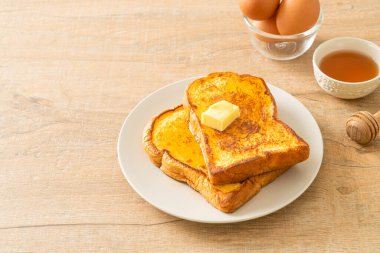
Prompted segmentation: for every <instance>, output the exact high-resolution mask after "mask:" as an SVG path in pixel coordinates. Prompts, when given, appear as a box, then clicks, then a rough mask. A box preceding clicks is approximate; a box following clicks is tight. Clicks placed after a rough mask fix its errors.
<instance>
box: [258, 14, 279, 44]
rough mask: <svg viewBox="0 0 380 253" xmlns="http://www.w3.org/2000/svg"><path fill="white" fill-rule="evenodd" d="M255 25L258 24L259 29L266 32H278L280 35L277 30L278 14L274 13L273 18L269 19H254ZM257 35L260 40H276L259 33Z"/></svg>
mask: <svg viewBox="0 0 380 253" xmlns="http://www.w3.org/2000/svg"><path fill="white" fill-rule="evenodd" d="M253 25H254V26H256V27H257V28H258V29H260V30H261V31H264V32H266V33H271V34H276V35H280V33H279V32H278V30H277V26H276V15H273V16H272V17H271V18H269V19H267V20H262V21H253ZM255 37H256V38H258V39H259V40H262V41H265V42H276V40H273V39H270V38H267V37H263V36H261V35H259V34H255Z"/></svg>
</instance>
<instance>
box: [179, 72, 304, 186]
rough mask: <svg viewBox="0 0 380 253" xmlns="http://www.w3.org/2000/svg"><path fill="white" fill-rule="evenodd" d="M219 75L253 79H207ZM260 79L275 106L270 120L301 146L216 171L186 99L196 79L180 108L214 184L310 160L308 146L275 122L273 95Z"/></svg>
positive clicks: (214, 74) (275, 113)
mask: <svg viewBox="0 0 380 253" xmlns="http://www.w3.org/2000/svg"><path fill="white" fill-rule="evenodd" d="M220 74H227V75H237V76H239V77H254V76H251V75H249V74H243V75H238V74H236V73H233V72H217V73H211V74H209V75H208V76H207V77H213V76H218V75H220ZM254 78H259V77H254ZM259 79H260V80H261V81H262V83H263V84H264V86H265V88H266V90H267V91H268V94H269V96H270V97H271V100H272V104H273V106H274V113H273V117H272V118H273V120H274V121H276V122H278V123H279V124H282V125H283V126H284V127H285V129H287V130H288V131H289V132H290V133H291V134H293V135H294V137H295V138H296V139H297V140H298V141H299V142H300V143H302V145H299V147H297V148H294V149H291V150H289V151H288V152H266V153H265V157H252V158H250V159H245V160H243V161H241V162H239V163H235V164H232V165H231V166H228V167H225V168H218V167H217V166H215V165H214V164H213V163H212V162H211V161H210V159H209V156H208V154H210V153H211V152H210V147H209V146H208V145H207V144H206V143H207V141H205V138H206V136H205V135H204V134H203V133H202V131H201V122H200V119H199V118H198V117H197V115H196V113H195V112H194V110H193V109H192V108H193V105H191V104H190V102H189V99H188V89H189V88H190V86H191V85H192V84H193V83H194V82H196V81H197V80H198V79H197V80H195V81H194V82H193V83H191V84H190V85H188V87H187V88H186V91H185V96H184V100H183V106H184V108H185V110H186V111H187V113H188V118H189V129H190V131H191V133H192V134H193V135H194V137H195V139H196V141H197V142H198V143H199V145H200V147H201V150H202V153H203V157H204V159H205V162H206V165H207V168H208V173H209V174H208V178H209V180H210V181H211V183H212V184H214V185H221V184H228V183H236V182H241V181H243V180H245V179H247V178H250V177H252V176H255V175H259V174H262V173H266V172H270V171H273V170H277V169H280V168H284V167H291V166H293V165H295V164H297V163H299V162H302V161H304V160H306V159H307V158H308V157H309V152H310V149H309V145H308V144H307V143H306V142H305V141H304V140H303V139H302V138H301V137H299V136H298V135H297V134H296V133H295V132H294V130H293V129H291V128H290V127H289V126H288V125H286V124H285V123H284V122H282V121H281V120H279V119H278V114H277V104H276V101H275V100H274V98H273V95H272V93H271V92H270V90H269V88H268V86H267V85H266V83H265V81H264V80H263V79H262V78H259ZM268 161H269V162H268Z"/></svg>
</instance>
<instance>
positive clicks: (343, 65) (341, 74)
mask: <svg viewBox="0 0 380 253" xmlns="http://www.w3.org/2000/svg"><path fill="white" fill-rule="evenodd" d="M319 68H320V69H321V70H322V72H323V73H325V74H326V75H328V76H329V77H332V78H334V79H336V80H339V81H344V82H363V81H367V80H370V79H372V78H375V77H376V76H377V75H378V74H379V67H378V66H377V64H376V62H375V61H374V60H373V59H372V58H370V57H368V56H366V55H364V54H361V53H359V52H356V51H346V50H342V51H337V52H334V53H331V54H328V55H326V56H325V57H323V58H322V60H321V62H320V64H319Z"/></svg>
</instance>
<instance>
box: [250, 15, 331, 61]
mask: <svg viewBox="0 0 380 253" xmlns="http://www.w3.org/2000/svg"><path fill="white" fill-rule="evenodd" d="M243 19H244V23H245V25H246V26H247V27H248V33H249V38H250V41H251V43H252V45H253V47H254V48H256V49H257V51H259V52H260V53H261V54H262V55H264V56H265V57H267V58H269V59H273V60H292V59H295V58H297V57H299V56H301V55H302V54H304V53H305V52H306V51H307V50H308V49H309V48H310V47H311V45H312V44H313V42H314V40H315V37H316V36H317V32H318V30H319V28H320V27H321V24H322V21H323V12H322V8H321V10H320V12H319V18H318V20H317V23H315V25H314V26H313V27H312V28H310V29H309V30H307V31H306V32H303V33H299V34H294V35H276V34H271V33H266V32H263V31H261V30H260V29H259V28H257V27H256V26H255V25H254V24H253V22H252V20H251V19H249V18H248V17H246V16H244V17H243Z"/></svg>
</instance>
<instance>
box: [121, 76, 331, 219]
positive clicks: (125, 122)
mask: <svg viewBox="0 0 380 253" xmlns="http://www.w3.org/2000/svg"><path fill="white" fill-rule="evenodd" d="M200 77H203V75H198V76H194V77H189V78H183V79H180V80H177V81H175V82H171V83H169V84H167V85H164V86H163V87H161V88H159V89H157V90H154V91H152V92H150V93H149V94H148V95H146V96H145V97H144V98H143V99H141V100H140V101H139V102H138V103H137V104H136V105H135V106H134V107H133V108H132V110H130V111H129V113H128V115H127V116H126V118H125V120H124V121H123V124H122V126H121V128H120V131H119V135H118V140H117V157H118V163H119V167H120V170H121V172H122V174H123V176H124V178H125V179H126V180H127V182H128V184H129V185H130V186H131V188H132V189H133V190H134V191H135V192H136V193H137V194H138V195H139V196H140V197H141V198H142V199H144V200H145V201H146V202H148V203H149V204H150V205H152V206H154V207H155V208H157V209H158V210H161V211H162V212H165V213H167V214H169V215H171V216H174V217H177V218H180V219H183V220H188V221H192V222H198V223H208V224H229V223H238V222H244V221H248V220H253V219H258V218H261V217H264V216H266V215H269V214H271V213H274V212H277V211H278V210H280V209H282V208H284V207H286V206H288V205H289V204H291V203H293V202H294V201H295V200H297V199H298V198H299V197H300V196H301V195H302V194H304V193H305V192H306V191H307V190H308V189H309V188H310V186H311V184H312V183H313V182H314V180H315V179H316V177H317V175H318V173H319V170H320V169H321V165H322V162H323V156H324V142H323V137H322V132H321V129H320V127H319V125H318V122H317V121H316V119H315V118H314V116H313V114H312V113H311V112H310V110H309V109H308V108H307V107H306V106H305V105H304V104H303V103H302V102H301V101H299V100H298V99H297V98H296V97H295V96H293V95H292V94H290V93H289V92H287V91H285V90H284V89H282V88H279V87H277V86H274V85H272V84H271V83H269V82H266V81H265V83H266V85H267V86H268V88H269V89H270V88H271V87H275V88H276V89H279V90H281V91H282V92H284V93H286V94H287V95H290V96H291V97H293V98H294V99H295V100H296V101H297V102H298V103H299V104H300V105H301V106H302V107H304V109H306V110H307V112H308V113H309V114H310V115H311V118H312V119H313V121H314V122H313V123H314V124H315V126H316V127H317V129H318V132H317V133H316V136H315V137H316V138H318V139H319V140H320V143H321V147H322V150H321V151H322V152H321V158H320V161H319V164H318V169H317V170H316V171H315V173H314V175H313V176H312V177H310V179H309V181H308V182H307V184H305V185H306V186H305V189H304V190H302V191H300V192H299V193H297V194H295V195H294V196H293V197H292V198H289V199H288V200H287V201H286V203H285V204H284V205H282V206H277V207H274V208H271V209H268V210H266V211H264V212H262V213H260V214H259V215H256V216H254V217H252V216H247V217H244V218H238V217H236V218H235V219H233V220H200V219H193V218H189V217H187V216H186V217H185V216H182V215H180V214H177V213H173V212H172V211H170V210H168V209H166V208H163V207H161V206H158V205H156V204H155V203H152V202H151V201H149V199H148V198H147V197H146V196H144V194H142V193H141V192H140V191H139V189H138V187H136V186H135V184H134V183H133V182H132V181H131V180H130V178H129V177H128V175H127V174H126V172H125V170H124V168H123V162H122V161H121V157H120V149H121V144H122V143H121V142H122V139H121V137H122V135H123V133H124V131H126V130H125V125H126V124H127V122H128V120H129V118H130V117H131V115H133V113H134V112H135V111H136V110H137V108H139V106H140V105H141V104H143V103H144V102H145V101H146V100H148V99H149V98H150V97H151V96H153V95H154V94H155V93H158V92H160V91H162V90H164V89H167V88H169V87H171V86H174V85H178V84H179V83H183V82H188V83H189V84H190V82H192V81H193V80H195V79H197V78H200ZM192 190H193V189H192ZM198 194H199V193H198ZM207 204H209V203H207Z"/></svg>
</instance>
